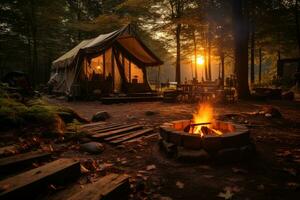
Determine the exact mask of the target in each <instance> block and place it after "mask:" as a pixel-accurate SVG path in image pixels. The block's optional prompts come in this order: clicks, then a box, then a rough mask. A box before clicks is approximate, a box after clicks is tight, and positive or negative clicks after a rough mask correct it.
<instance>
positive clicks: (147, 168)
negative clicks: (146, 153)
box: [146, 165, 156, 171]
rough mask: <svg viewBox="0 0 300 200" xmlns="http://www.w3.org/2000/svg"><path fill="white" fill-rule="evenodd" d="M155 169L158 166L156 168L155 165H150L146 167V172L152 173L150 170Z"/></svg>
mask: <svg viewBox="0 0 300 200" xmlns="http://www.w3.org/2000/svg"><path fill="white" fill-rule="evenodd" d="M153 169H156V166H155V165H148V166H147V167H146V170H147V171H150V170H153Z"/></svg>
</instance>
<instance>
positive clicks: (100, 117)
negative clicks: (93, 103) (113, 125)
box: [92, 111, 110, 122]
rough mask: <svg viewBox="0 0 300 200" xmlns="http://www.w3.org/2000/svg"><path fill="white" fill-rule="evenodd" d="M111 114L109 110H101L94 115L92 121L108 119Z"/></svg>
mask: <svg viewBox="0 0 300 200" xmlns="http://www.w3.org/2000/svg"><path fill="white" fill-rule="evenodd" d="M109 118H110V116H109V114H108V113H107V112H105V111H100V112H97V113H96V114H95V115H94V116H93V117H92V121H93V122H99V121H105V120H107V119H109Z"/></svg>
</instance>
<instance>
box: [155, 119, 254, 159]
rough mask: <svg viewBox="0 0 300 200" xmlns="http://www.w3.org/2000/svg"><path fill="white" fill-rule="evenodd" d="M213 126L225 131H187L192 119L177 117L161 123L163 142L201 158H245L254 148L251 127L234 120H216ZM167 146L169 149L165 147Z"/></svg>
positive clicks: (180, 154)
mask: <svg viewBox="0 0 300 200" xmlns="http://www.w3.org/2000/svg"><path fill="white" fill-rule="evenodd" d="M212 124H213V125H212V127H213V128H214V129H216V130H220V131H222V134H220V135H204V136H203V135H200V134H193V133H189V132H187V128H186V127H188V126H190V125H191V120H180V121H173V122H171V123H165V124H163V125H162V126H161V127H160V136H161V138H162V141H163V142H162V143H161V144H162V145H167V146H168V147H172V148H169V152H168V153H169V154H170V150H172V151H173V153H171V154H174V155H177V157H178V158H180V159H182V158H184V157H187V158H188V157H194V158H195V159H197V160H199V159H200V160H208V158H212V157H219V158H221V159H222V160H223V159H229V158H243V157H245V156H249V155H251V154H252V153H253V152H254V147H253V144H252V142H251V139H250V132H249V130H248V129H247V128H246V127H244V126H242V125H237V124H233V123H230V122H223V121H215V122H213V123H212ZM163 149H166V147H165V148H163Z"/></svg>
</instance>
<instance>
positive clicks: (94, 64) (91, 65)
mask: <svg viewBox="0 0 300 200" xmlns="http://www.w3.org/2000/svg"><path fill="white" fill-rule="evenodd" d="M86 64H87V65H86V66H85V67H84V69H85V75H86V77H87V79H88V80H100V79H103V76H104V75H103V72H104V66H103V55H100V56H98V57H95V58H92V59H91V60H88V61H87V62H86Z"/></svg>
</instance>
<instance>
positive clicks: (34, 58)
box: [30, 0, 38, 84]
mask: <svg viewBox="0 0 300 200" xmlns="http://www.w3.org/2000/svg"><path fill="white" fill-rule="evenodd" d="M30 8H31V37H32V50H33V54H32V74H31V76H32V83H33V84H36V75H37V74H36V72H37V66H38V51H37V24H36V5H35V1H34V0H30Z"/></svg>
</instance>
